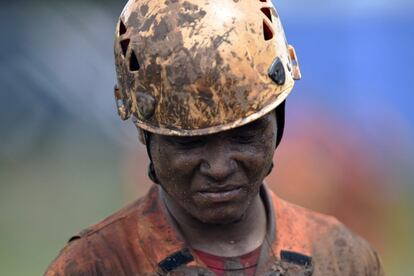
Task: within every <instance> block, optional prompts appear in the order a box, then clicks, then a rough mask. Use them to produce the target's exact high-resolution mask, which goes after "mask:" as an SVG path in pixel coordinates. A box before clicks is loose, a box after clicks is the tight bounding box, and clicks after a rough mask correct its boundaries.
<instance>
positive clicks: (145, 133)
mask: <svg viewBox="0 0 414 276" xmlns="http://www.w3.org/2000/svg"><path fill="white" fill-rule="evenodd" d="M141 131H142V135H143V136H144V142H145V146H146V148H147V154H148V158H149V160H150V163H149V165H148V177H149V179H151V181H152V182H154V183H155V184H160V181H159V180H158V178H157V175H156V173H155V169H154V163H153V162H152V156H151V150H150V145H151V141H150V139H151V133H150V132H148V131H146V130H143V129H141Z"/></svg>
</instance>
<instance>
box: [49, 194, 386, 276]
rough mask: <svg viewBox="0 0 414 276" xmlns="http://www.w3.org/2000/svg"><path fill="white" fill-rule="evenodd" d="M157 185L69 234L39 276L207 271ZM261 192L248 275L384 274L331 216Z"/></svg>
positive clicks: (372, 255)
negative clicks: (263, 225) (261, 222)
mask: <svg viewBox="0 0 414 276" xmlns="http://www.w3.org/2000/svg"><path fill="white" fill-rule="evenodd" d="M158 189H159V188H158V187H157V186H153V187H152V188H151V189H150V191H149V193H148V194H147V195H146V196H145V197H143V198H141V199H139V200H137V201H136V202H134V203H133V204H131V205H129V206H127V207H125V208H124V209H122V210H120V211H118V212H117V213H115V214H113V215H111V216H110V217H108V218H107V219H105V220H103V221H102V222H100V223H98V224H96V225H94V226H92V227H90V228H88V229H86V230H85V231H83V232H81V233H80V234H79V235H78V236H75V237H72V238H71V239H70V241H69V243H68V244H67V245H66V247H65V248H64V249H63V250H62V251H61V252H60V254H59V256H58V257H57V258H56V259H55V260H54V261H53V263H52V264H51V265H50V267H49V268H48V270H47V272H46V274H45V275H47V276H52V275H54V276H56V275H84V276H86V275H88V276H89V275H116V276H122V275H214V274H213V273H212V272H209V271H208V269H207V268H206V266H205V265H204V264H203V262H202V261H201V260H200V259H199V258H198V257H197V256H196V255H195V254H194V253H193V252H192V250H191V248H190V247H189V246H188V245H187V244H186V243H185V241H184V239H183V238H181V235H180V234H179V233H178V232H177V230H176V228H175V227H174V226H173V224H172V223H171V221H170V218H169V216H168V215H167V212H166V210H165V209H164V208H165V207H164V205H163V202H162V200H160V195H159V190H158ZM261 197H262V199H263V202H264V204H265V206H266V210H267V218H268V222H269V223H268V229H267V236H266V239H265V242H264V243H263V245H262V248H261V253H260V257H259V262H258V266H257V270H256V275H269V276H270V275H275V276H276V275H330V276H332V275H352V276H358V275H384V273H383V271H382V267H381V263H380V260H379V258H378V255H377V253H376V252H375V251H374V250H373V249H372V248H371V247H370V246H369V244H368V243H367V242H366V241H364V240H363V239H361V238H360V237H358V236H356V235H355V234H353V233H352V232H351V231H350V230H348V229H347V228H346V227H345V226H343V225H342V224H341V223H340V222H338V221H337V220H336V219H335V218H333V217H328V216H324V215H321V214H318V213H315V212H312V211H309V210H306V209H303V208H301V207H298V206H296V205H293V204H291V203H288V202H286V201H283V200H281V199H279V198H278V197H277V196H275V195H274V194H273V192H271V191H270V190H269V189H267V188H266V187H265V186H263V188H262V190H261ZM235 259H236V258H235ZM231 266H233V268H235V269H237V266H238V263H237V260H235V261H234V262H232V264H231ZM226 275H240V272H238V273H237V274H234V273H233V274H231V273H230V274H226Z"/></svg>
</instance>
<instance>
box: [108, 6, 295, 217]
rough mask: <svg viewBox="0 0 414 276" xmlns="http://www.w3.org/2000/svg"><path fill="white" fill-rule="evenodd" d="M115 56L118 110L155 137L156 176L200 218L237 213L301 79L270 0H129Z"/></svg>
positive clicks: (263, 169)
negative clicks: (296, 84)
mask: <svg viewBox="0 0 414 276" xmlns="http://www.w3.org/2000/svg"><path fill="white" fill-rule="evenodd" d="M115 56H116V66H117V76H118V85H117V87H116V88H115V97H116V100H117V105H118V112H119V114H120V116H121V117H122V119H127V118H129V117H130V116H133V120H134V123H135V124H136V126H137V127H138V128H139V129H140V130H141V131H143V132H144V133H146V135H145V136H146V137H147V138H148V137H151V139H145V140H146V141H144V142H145V143H146V144H147V148H148V153H149V155H150V159H152V160H151V161H152V162H153V164H152V170H151V172H152V175H153V179H154V180H156V182H159V184H161V185H162V186H163V187H164V189H165V191H166V192H167V194H168V195H169V196H170V197H171V198H172V199H173V200H174V201H175V202H177V203H179V205H180V206H181V207H182V208H183V209H185V210H187V211H188V212H189V213H190V214H191V215H192V216H194V217H196V218H198V219H199V220H202V221H203V220H204V221H206V222H211V223H228V222H231V221H233V220H237V219H239V218H240V216H241V215H242V214H243V213H244V211H245V210H246V208H247V207H248V206H249V204H250V202H251V200H252V199H253V198H254V197H255V196H257V193H258V191H259V187H260V185H261V183H262V180H263V178H264V177H265V176H266V175H267V174H268V172H269V170H270V168H271V165H272V157H273V151H274V149H275V147H276V145H277V144H278V143H279V142H280V139H281V135H282V133H283V124H284V102H285V99H286V97H287V96H288V94H289V93H290V92H291V90H292V88H293V85H294V80H295V79H300V70H299V65H298V63H297V58H296V54H295V51H294V49H293V47H292V46H290V45H288V44H287V41H286V38H285V35H284V31H283V27H282V25H281V22H280V19H279V16H278V14H277V12H276V10H275V8H274V7H273V5H272V3H271V1H270V0H255V1H251V0H239V1H222V0H207V1H205V0H203V1H201V0H185V1H184V0H166V1H164V0H162V1H158V0H155V1H152V0H151V1H141V0H139V1H138V0H130V1H129V2H128V4H127V6H126V7H125V9H124V11H123V12H122V14H121V17H120V20H119V23H118V26H117V31H116V40H115ZM275 110H276V112H275ZM275 113H279V114H278V116H276V117H275V116H274V115H275ZM276 119H277V120H278V122H277V123H276ZM276 125H278V127H277V126H276ZM277 128H279V131H277ZM155 178H156V179H155ZM220 206H222V207H225V208H218V207H220Z"/></svg>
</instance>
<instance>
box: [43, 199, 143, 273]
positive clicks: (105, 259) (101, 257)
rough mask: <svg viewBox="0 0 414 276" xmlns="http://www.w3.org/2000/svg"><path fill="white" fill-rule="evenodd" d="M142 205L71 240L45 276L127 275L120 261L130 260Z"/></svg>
mask: <svg viewBox="0 0 414 276" xmlns="http://www.w3.org/2000/svg"><path fill="white" fill-rule="evenodd" d="M141 202H142V199H139V200H137V201H135V202H134V203H132V204H130V205H128V206H126V207H125V208H123V209H121V210H119V211H117V212H116V213H114V214H112V215H111V216H109V217H107V218H106V219H104V220H102V221H101V222H99V223H97V224H94V225H92V226H91V227H89V228H87V229H85V230H83V231H81V232H80V233H79V234H77V235H75V236H73V237H72V238H70V239H69V242H68V243H67V244H66V246H65V247H64V248H63V249H62V250H61V251H60V253H59V255H58V256H57V257H56V259H55V260H54V261H53V262H52V263H51V264H50V266H49V267H48V269H47V271H46V273H45V275H46V276H58V275H101V274H102V273H103V272H105V273H109V274H110V273H115V274H111V275H119V273H118V272H117V271H124V268H123V267H121V266H124V264H122V263H120V262H119V259H123V258H125V259H126V260H130V256H126V255H128V253H129V252H130V251H128V250H124V248H125V247H127V246H128V243H129V241H130V239H131V238H133V234H136V231H135V230H136V224H137V223H138V220H139V216H140V215H139V209H140V206H141V205H142V204H141ZM134 252H135V251H134Z"/></svg>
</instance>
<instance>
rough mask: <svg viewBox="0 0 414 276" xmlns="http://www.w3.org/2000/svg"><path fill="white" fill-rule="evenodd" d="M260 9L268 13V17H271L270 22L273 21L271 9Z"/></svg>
mask: <svg viewBox="0 0 414 276" xmlns="http://www.w3.org/2000/svg"><path fill="white" fill-rule="evenodd" d="M260 10H261V11H262V12H263V13H264V14H265V15H266V17H267V18H269V20H270V22H272V12H271V11H270V9H269V8H261V9H260Z"/></svg>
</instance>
